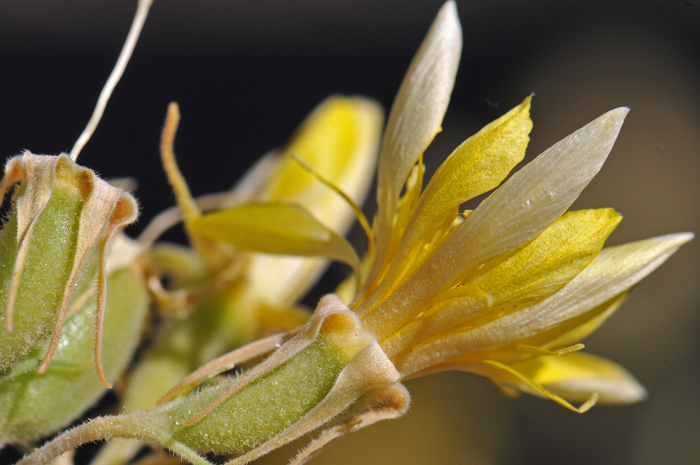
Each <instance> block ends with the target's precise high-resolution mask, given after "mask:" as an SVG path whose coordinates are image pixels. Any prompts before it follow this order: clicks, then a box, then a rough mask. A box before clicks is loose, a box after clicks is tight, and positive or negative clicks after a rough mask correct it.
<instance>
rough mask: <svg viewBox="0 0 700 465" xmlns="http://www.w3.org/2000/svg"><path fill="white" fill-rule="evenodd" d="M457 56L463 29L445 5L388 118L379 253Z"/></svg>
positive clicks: (436, 125)
mask: <svg viewBox="0 0 700 465" xmlns="http://www.w3.org/2000/svg"><path fill="white" fill-rule="evenodd" d="M461 53H462V29H461V27H460V24H459V18H458V17H457V7H456V5H455V3H454V2H452V1H450V2H447V3H445V5H444V6H443V7H442V8H441V9H440V11H439V13H438V15H437V17H436V18H435V21H434V22H433V24H432V26H431V28H430V31H429V32H428V35H427V36H426V38H425V39H424V40H423V43H422V44H421V47H420V49H419V50H418V52H417V54H416V56H415V57H414V58H413V61H412V62H411V65H410V67H409V69H408V71H407V73H406V76H405V77H404V80H403V82H402V83H401V87H400V88H399V92H398V94H397V96H396V100H395V102H394V106H393V107H392V109H391V113H390V115H389V121H388V123H387V128H386V134H385V135H384V143H383V146H382V151H381V156H380V160H379V171H378V179H377V182H378V187H377V201H378V212H379V213H378V218H379V226H378V230H379V238H378V250H379V251H383V250H385V249H386V246H387V243H388V241H389V235H390V230H391V225H392V221H393V217H394V211H395V209H396V203H397V201H398V198H399V195H400V193H401V189H402V188H403V185H404V182H405V181H406V178H407V176H408V174H409V172H410V171H411V169H412V168H413V165H414V164H415V162H416V160H417V159H418V157H419V156H420V155H421V154H422V153H423V152H424V151H425V149H426V148H427V147H428V145H430V142H431V141H432V140H433V138H434V137H435V135H436V134H437V133H438V132H439V131H440V126H441V124H442V119H443V117H444V116H445V110H446V109H447V105H448V103H449V101H450V94H451V93H452V87H453V86H454V81H455V76H456V74H457V66H458V64H459V57H460V55H461ZM379 256H380V257H381V256H383V255H379Z"/></svg>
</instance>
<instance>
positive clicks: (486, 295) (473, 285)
mask: <svg viewBox="0 0 700 465" xmlns="http://www.w3.org/2000/svg"><path fill="white" fill-rule="evenodd" d="M620 219H621V217H620V215H619V214H617V213H616V212H615V211H614V210H612V209H599V210H582V211H576V212H570V213H567V214H565V215H564V216H562V217H561V218H560V219H559V220H557V221H555V222H554V223H553V224H552V225H550V226H549V228H547V229H546V230H545V231H544V232H543V233H542V234H540V235H539V236H538V237H537V238H536V239H535V240H534V241H532V242H530V244H528V245H527V246H526V247H524V248H523V249H522V250H520V251H519V252H518V253H516V254H515V255H513V256H511V257H510V258H508V259H507V260H505V261H502V262H500V263H498V264H497V265H495V266H494V267H493V268H491V269H488V268H487V269H486V270H480V275H479V276H478V277H477V278H476V279H474V280H473V281H470V282H468V283H467V284H466V285H463V286H459V287H457V288H455V289H453V290H451V291H449V292H447V293H444V294H443V296H444V297H441V299H443V300H444V301H443V302H440V303H439V304H438V305H436V306H435V307H434V308H431V309H430V310H429V311H425V312H423V314H422V315H421V316H420V317H418V318H415V319H414V320H412V321H410V322H409V323H407V324H406V325H405V326H403V327H401V329H399V330H398V331H397V332H396V333H395V334H393V335H392V336H391V337H390V338H389V339H387V340H386V341H381V344H382V347H384V348H385V350H386V351H387V353H388V354H389V355H390V356H393V355H394V354H396V353H397V351H399V350H407V348H409V347H414V346H417V345H418V343H419V342H421V344H422V346H421V347H420V348H417V349H416V351H415V353H414V354H412V355H409V358H411V357H412V356H416V355H417V354H418V353H423V352H425V353H426V354H431V353H432V354H434V355H435V356H436V357H438V358H441V359H440V360H434V361H432V362H430V363H431V364H435V363H441V362H444V361H445V360H448V359H449V358H446V357H454V356H455V355H460V350H461V346H460V345H459V344H454V343H453V342H452V341H451V340H450V334H452V335H454V334H457V333H461V332H464V331H465V330H468V329H470V328H473V327H475V326H480V325H482V324H484V322H485V321H489V320H493V319H495V318H497V317H499V316H500V315H501V313H503V311H504V309H506V310H509V309H511V308H514V307H516V306H518V305H522V304H523V303H526V302H532V301H534V300H536V299H542V298H544V297H546V296H548V295H550V294H553V293H554V292H556V291H558V290H559V289H561V288H562V287H563V286H564V285H565V284H566V283H568V282H569V281H570V280H571V279H572V278H574V276H576V275H577V274H578V273H580V272H581V270H583V269H584V268H585V267H586V266H588V264H590V263H591V261H592V260H593V259H594V257H595V256H596V254H597V253H598V252H599V251H600V249H601V248H602V247H603V243H604V242H605V240H606V239H607V237H608V236H609V235H610V233H611V232H612V231H613V229H614V228H615V226H617V224H618V223H619V222H620ZM457 325H460V327H457ZM450 328H454V329H450ZM448 330H449V331H448ZM445 331H447V333H444V332H445ZM438 333H440V334H438ZM450 353H452V355H451V356H449V355H448V354H450ZM402 366H403V365H402ZM421 369H423V367H413V368H411V369H410V371H418V370H421ZM405 370H407V368H403V371H404V372H405Z"/></svg>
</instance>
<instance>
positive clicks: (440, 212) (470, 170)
mask: <svg viewBox="0 0 700 465" xmlns="http://www.w3.org/2000/svg"><path fill="white" fill-rule="evenodd" d="M530 100H531V97H528V98H527V99H525V101H524V102H523V103H522V104H520V105H518V106H517V107H515V108H514V109H512V110H511V111H509V112H508V113H506V114H505V115H504V116H502V117H501V118H499V119H497V120H496V121H494V122H492V123H491V124H489V125H487V126H486V127H484V128H483V129H482V130H481V131H479V132H478V133H477V134H475V135H474V136H472V137H470V138H469V139H467V140H466V141H464V142H463V143H462V145H460V146H459V147H457V149H455V151H454V152H452V154H451V155H450V156H449V157H448V158H447V160H445V162H444V163H443V164H442V165H441V166H440V168H438V170H437V171H436V172H435V174H434V175H433V177H432V179H431V180H430V183H429V184H428V186H427V187H426V189H425V192H424V193H423V195H422V196H421V198H420V203H418V205H417V206H415V205H413V206H412V207H413V208H412V209H411V210H409V211H408V212H403V211H401V209H400V210H399V215H397V223H399V221H398V220H400V219H401V215H403V216H406V215H408V217H410V223H408V217H407V218H406V220H405V221H404V223H403V224H406V223H408V225H407V226H405V227H401V228H397V227H395V231H394V233H395V234H396V235H401V234H402V233H403V237H401V243H400V246H398V251H397V252H396V255H395V256H393V257H392V259H391V261H390V262H389V263H388V266H389V269H388V271H387V272H386V275H385V276H384V277H383V280H384V281H383V284H382V285H380V286H379V288H378V290H377V291H376V292H375V294H374V295H373V296H372V297H373V300H374V301H381V300H383V298H384V295H385V294H387V293H389V292H391V291H392V290H393V289H394V288H396V287H398V286H399V285H400V284H401V283H402V282H403V281H404V279H403V277H404V276H411V275H412V274H413V273H415V271H416V270H417V269H418V268H419V267H420V266H421V265H422V264H423V263H424V262H425V260H426V259H427V258H428V257H429V256H430V255H432V253H433V252H434V249H433V248H432V247H426V245H427V244H431V245H436V244H440V243H442V241H440V240H439V239H440V238H441V236H444V235H445V232H446V231H447V230H448V229H449V227H450V226H451V225H452V220H453V219H454V217H455V216H456V210H457V209H458V208H459V206H460V205H461V204H462V203H464V202H466V201H467V200H469V199H472V198H473V197H476V196H477V195H480V194H483V193H484V192H487V191H489V190H491V189H493V188H495V187H496V186H498V184H500V183H501V182H502V181H503V180H504V179H505V177H506V176H507V175H508V173H509V172H510V171H511V170H512V169H513V167H514V166H515V165H516V164H518V163H519V162H520V161H521V160H522V159H523V157H524V156H525V149H526V148H527V144H528V141H529V140H530V139H529V136H528V134H529V133H530V130H531V129H532V121H531V120H530ZM414 209H415V213H414ZM410 215H412V217H411V216H410ZM404 229H405V233H404ZM388 255H389V256H391V255H393V251H392V250H390V251H389V254H388Z"/></svg>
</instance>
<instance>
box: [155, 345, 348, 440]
mask: <svg viewBox="0 0 700 465" xmlns="http://www.w3.org/2000/svg"><path fill="white" fill-rule="evenodd" d="M348 362H349V360H348V358H347V356H346V355H345V354H344V353H343V351H342V350H341V349H339V348H338V347H337V346H336V345H335V344H333V343H332V342H330V340H329V339H328V338H327V337H325V336H323V334H320V335H319V337H318V338H317V340H316V341H314V342H313V343H312V344H311V345H310V346H308V347H307V348H306V349H304V350H303V351H302V352H300V353H299V354H297V355H295V356H294V357H293V358H292V359H291V360H289V361H287V362H285V363H284V364H282V365H281V366H279V367H278V368H276V369H274V370H273V371H272V372H270V373H268V374H267V375H265V376H263V377H261V378H259V379H257V380H255V381H253V382H252V383H250V384H248V385H246V386H244V387H243V388H242V389H241V390H240V391H238V392H236V393H235V394H234V395H233V396H231V397H230V398H229V399H227V400H226V401H225V402H223V403H222V404H221V405H220V406H219V407H217V408H216V409H214V410H213V411H212V412H210V413H209V414H208V415H207V416H205V417H204V418H203V419H202V420H201V421H199V422H198V423H195V424H194V425H192V426H185V425H183V422H184V421H186V420H188V419H189V418H191V417H192V416H194V415H195V414H197V413H199V412H200V411H201V410H203V409H204V408H205V407H206V406H207V405H208V404H209V403H210V402H211V401H213V400H214V399H216V397H217V396H218V394H219V393H221V392H222V391H223V390H224V389H226V387H227V386H229V385H230V383H231V382H230V381H227V382H224V383H221V384H218V385H216V386H211V387H207V388H204V389H202V390H200V391H197V392H195V393H193V394H191V395H186V396H184V398H183V400H182V402H180V403H179V404H178V405H176V406H175V407H174V408H172V409H167V410H165V411H157V412H158V413H157V416H159V417H160V419H162V420H164V421H165V422H167V423H168V425H167V429H168V430H170V431H171V437H172V439H174V440H176V441H179V442H181V443H183V444H185V445H186V446H188V447H191V448H192V449H195V450H197V451H200V452H216V453H232V452H246V451H248V450H251V449H253V448H254V447H256V446H259V445H260V444H262V443H263V442H265V441H266V440H268V439H270V438H272V437H273V436H275V435H276V434H278V433H280V432H281V431H284V430H285V429H287V428H288V427H289V426H291V425H292V424H294V423H295V422H296V421H298V420H299V419H301V418H302V417H303V416H304V415H305V414H306V413H307V412H309V411H310V410H311V409H312V408H313V407H315V406H316V405H318V404H319V402H321V401H322V400H323V399H324V397H325V396H326V394H328V392H330V390H331V388H332V387H333V384H334V383H335V381H336V379H337V377H338V374H339V373H340V372H341V371H342V369H343V368H344V367H345V366H346V365H347V364H348ZM154 413H156V412H154ZM158 423H160V422H158ZM154 426H155V425H154ZM156 428H158V427H157V426H156ZM158 429H160V428H158ZM166 446H167V445H166Z"/></svg>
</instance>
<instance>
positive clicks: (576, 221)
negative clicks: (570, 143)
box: [470, 208, 622, 305]
mask: <svg viewBox="0 0 700 465" xmlns="http://www.w3.org/2000/svg"><path fill="white" fill-rule="evenodd" d="M621 219H622V217H621V216H620V215H619V214H618V213H617V212H615V210H613V209H612V208H606V209H598V210H581V211H576V212H569V213H566V214H564V215H563V216H562V217H561V218H560V219H559V220H557V221H555V222H554V223H552V224H551V225H550V226H549V227H548V228H547V229H545V231H544V232H543V233H542V234H540V235H539V236H538V237H537V238H536V239H535V240H533V241H532V242H530V243H529V244H528V245H527V246H526V247H524V248H523V249H522V250H520V251H519V252H518V253H516V254H515V255H513V256H512V257H510V258H508V259H507V260H505V261H503V262H501V263H499V264H498V265H496V266H495V267H494V268H493V269H491V270H489V271H487V272H485V273H483V274H481V271H480V276H479V277H478V278H477V279H475V280H474V281H472V282H471V283H470V284H473V285H475V286H478V287H479V288H480V289H482V290H483V291H484V292H485V293H486V294H488V295H490V296H492V298H493V299H494V301H495V302H498V303H501V304H505V303H507V304H508V305H518V304H520V303H522V302H523V301H525V300H531V299H537V298H542V297H546V296H548V295H550V294H552V293H554V292H556V291H557V290H559V289H561V288H562V287H563V286H564V285H565V284H566V283H568V282H569V281H571V280H572V279H573V278H574V276H576V275H577V274H579V273H580V272H581V270H583V269H584V268H586V267H587V266H588V265H589V264H590V263H591V261H593V259H594V258H595V256H596V255H597V254H598V252H600V250H601V249H602V248H603V244H604V243H605V240H606V239H607V238H608V236H609V235H610V233H612V232H613V230H614V229H615V227H616V226H617V225H618V223H619V222H620V220H621Z"/></svg>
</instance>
